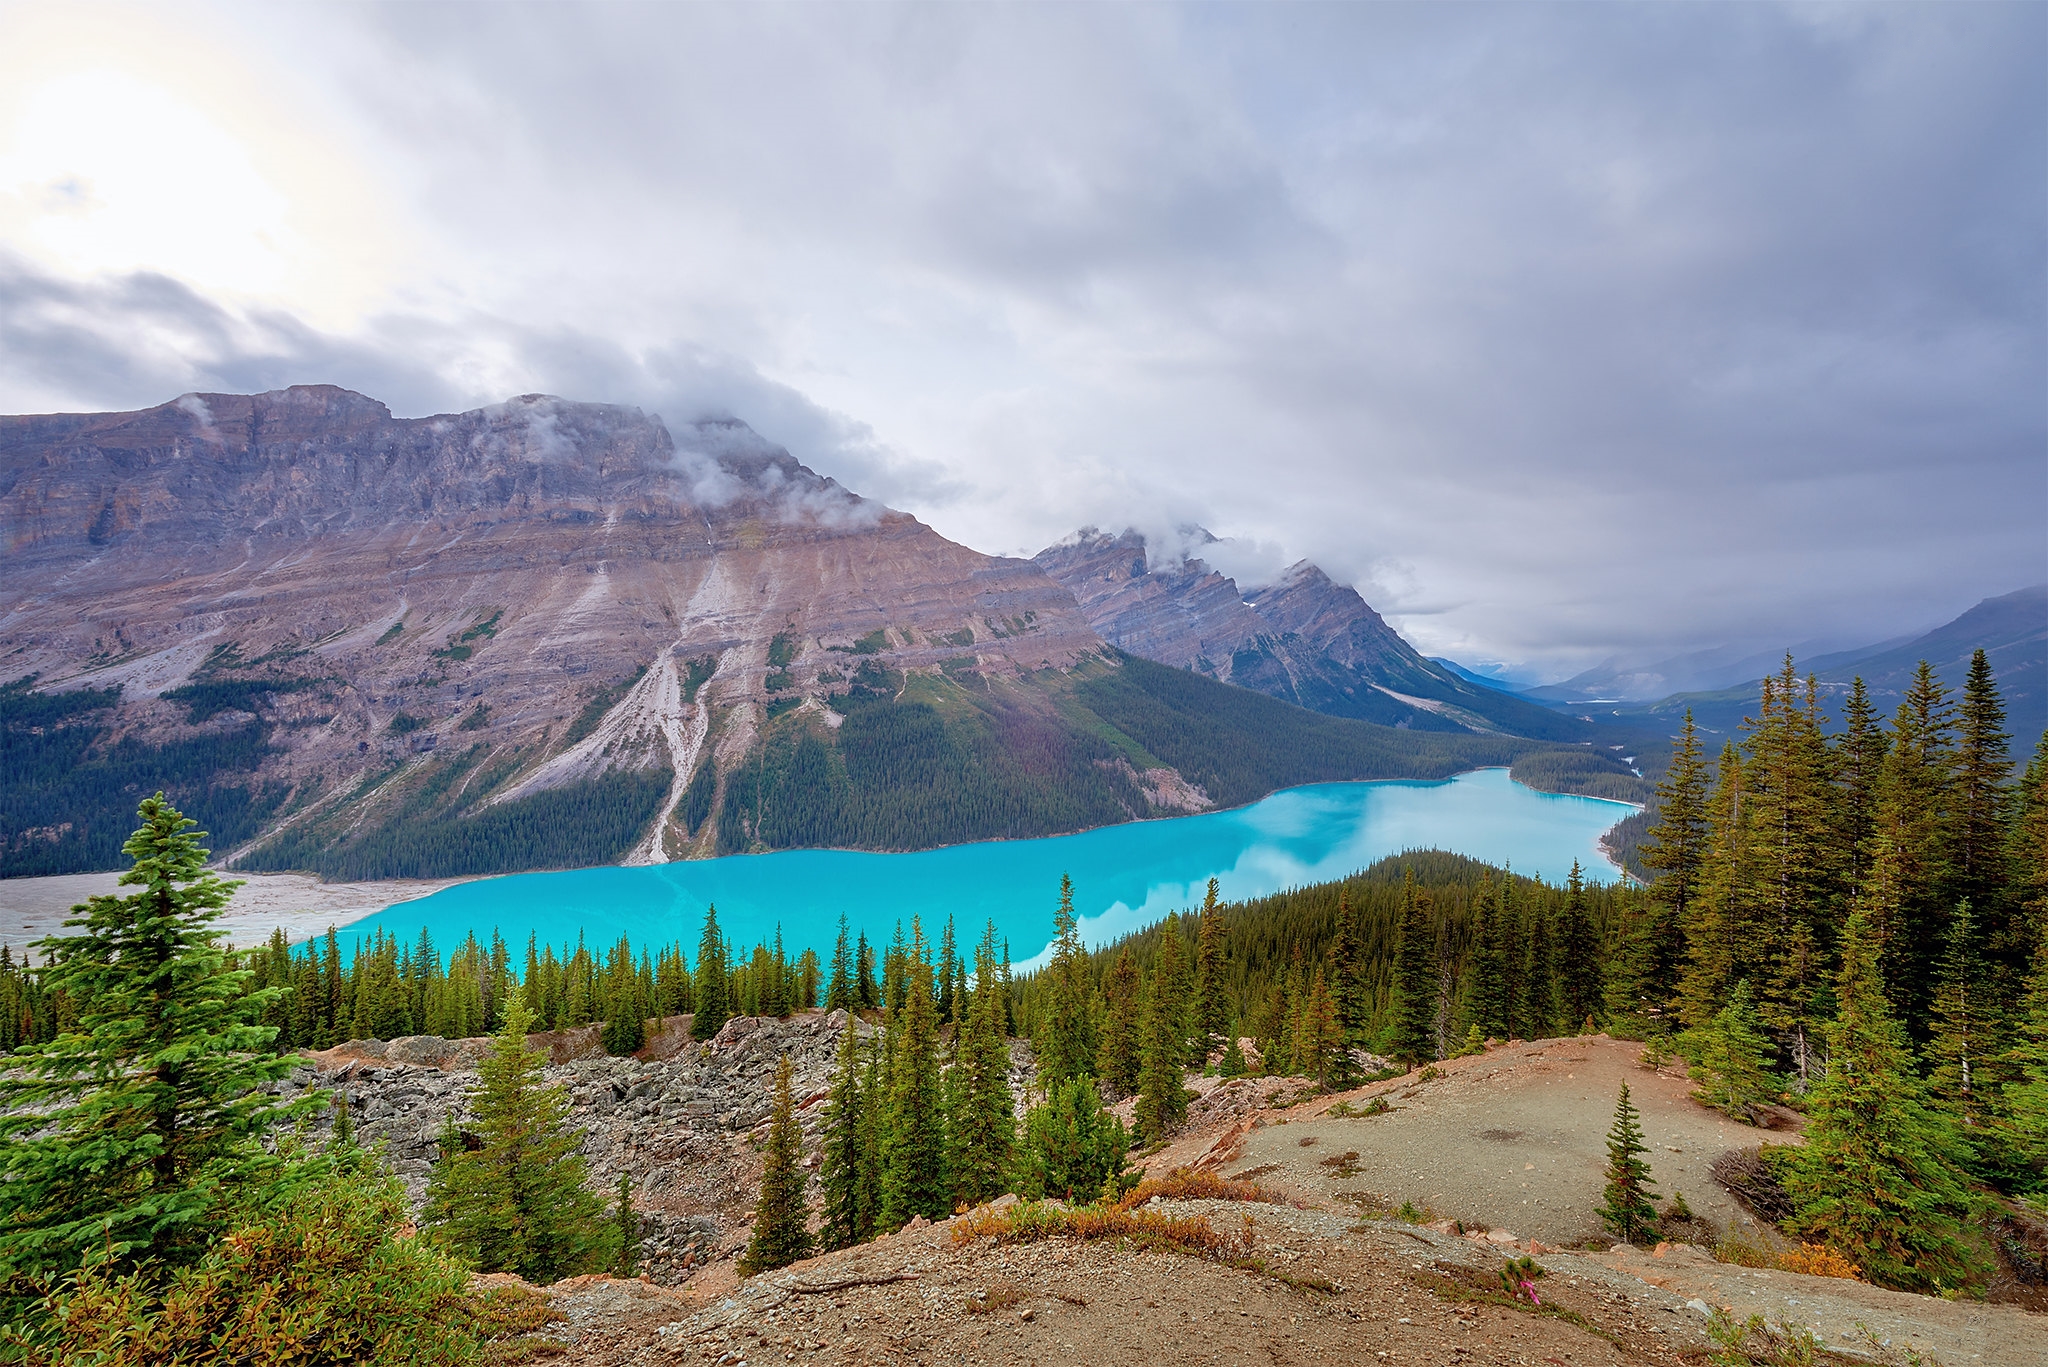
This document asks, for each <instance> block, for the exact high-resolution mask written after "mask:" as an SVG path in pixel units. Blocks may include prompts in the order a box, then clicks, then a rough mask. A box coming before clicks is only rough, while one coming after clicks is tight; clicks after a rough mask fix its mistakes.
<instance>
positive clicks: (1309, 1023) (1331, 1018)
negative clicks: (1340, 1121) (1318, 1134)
mask: <svg viewBox="0 0 2048 1367" xmlns="http://www.w3.org/2000/svg"><path fill="white" fill-rule="evenodd" d="M1302 1019H1303V1023H1304V1029H1303V1034H1304V1036H1305V1037H1306V1040H1307V1049H1306V1053H1307V1062H1308V1065H1309V1067H1308V1075H1309V1076H1310V1077H1312V1078H1314V1079H1315V1080H1316V1081H1317V1082H1318V1083H1320V1084H1321V1085H1322V1088H1323V1090H1324V1091H1326V1092H1341V1091H1343V1090H1344V1089H1345V1088H1346V1087H1349V1086H1350V1085H1351V1084H1352V1082H1353V1081H1355V1080H1356V1077H1357V1070H1355V1069H1354V1068H1353V1067H1352V1066H1351V1047H1350V1045H1349V1044H1347V1043H1346V1042H1345V1040H1344V1029H1343V1027H1342V1026H1341V1025H1339V1024H1338V1023H1337V1006H1336V1002H1335V1001H1334V1000H1333V999H1332V997H1331V995H1330V991H1329V987H1328V984H1327V983H1325V982H1324V980H1323V970H1322V969H1320V968H1318V969H1317V970H1316V972H1315V976H1314V977H1313V978H1312V979H1310V981H1309V989H1308V1006H1307V1009H1306V1010H1305V1011H1304V1012H1303V1013H1302Z"/></svg>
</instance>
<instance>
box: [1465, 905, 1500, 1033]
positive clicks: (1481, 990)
mask: <svg viewBox="0 0 2048 1367" xmlns="http://www.w3.org/2000/svg"><path fill="white" fill-rule="evenodd" d="M1472 917H1473V923H1474V924H1473V927H1472V938H1473V945H1472V960H1471V966H1470V967H1469V968H1468V969H1467V970H1466V977H1467V978H1468V979H1469V980H1470V987H1469V993H1470V995H1469V998H1468V1004H1469V1009H1468V1010H1467V1013H1466V1016H1467V1019H1468V1020H1469V1021H1470V1023H1471V1024H1473V1025H1476V1026H1478V1027H1479V1033H1480V1035H1481V1036H1484V1037H1490V1038H1494V1039H1506V1038H1507V1037H1508V960H1507V936H1506V933H1505V931H1506V924H1505V923H1506V920H1507V918H1506V917H1505V916H1504V915H1503V914H1502V909H1501V905H1500V890H1499V889H1498V888H1497V887H1496V886H1495V884H1494V881H1493V875H1492V874H1491V873H1487V874H1482V875H1481V877H1480V883H1479V895H1478V896H1477V897H1475V898H1474V899H1473V902H1472Z"/></svg>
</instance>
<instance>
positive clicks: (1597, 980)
mask: <svg viewBox="0 0 2048 1367" xmlns="http://www.w3.org/2000/svg"><path fill="white" fill-rule="evenodd" d="M1557 953H1558V972H1557V995H1558V1002H1559V1005H1560V1006H1561V1007H1562V1008H1563V1011H1564V1019H1565V1022H1566V1026H1567V1028H1568V1029H1572V1030H1577V1029H1579V1028H1580V1026H1581V1023H1582V1022H1584V1021H1588V1020H1593V1019H1595V1018H1596V1017H1598V1016H1599V1014H1600V1013H1601V1012H1602V1011H1603V1010H1604V1009H1605V1007H1606V1002H1605V1000H1604V994H1603V992H1602V990H1601V987H1602V971H1603V970H1602V967H1601V961H1600V960H1601V955H1600V933H1599V931H1597V930H1596V929H1594V926H1593V917H1592V914H1591V913H1590V912H1588V911H1587V909H1586V879H1585V875H1584V874H1583V873H1582V872H1581V871H1580V869H1579V861H1578V860H1576V859H1574V860H1573V861H1572V871H1571V876H1570V878H1569V879H1568V880H1567V881H1566V883H1565V899H1564V910H1563V912H1562V913H1561V914H1560V915H1559V916H1558V925H1557Z"/></svg>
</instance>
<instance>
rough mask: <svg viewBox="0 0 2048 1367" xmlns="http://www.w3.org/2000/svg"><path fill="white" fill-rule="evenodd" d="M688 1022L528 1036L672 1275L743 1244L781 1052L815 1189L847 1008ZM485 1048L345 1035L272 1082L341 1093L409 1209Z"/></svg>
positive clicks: (1025, 1048) (661, 1267) (593, 1182)
mask: <svg viewBox="0 0 2048 1367" xmlns="http://www.w3.org/2000/svg"><path fill="white" fill-rule="evenodd" d="M689 1022H690V1018H689V1017H688V1016H672V1017H669V1018H668V1019H666V1020H664V1021H661V1022H658V1023H657V1024H658V1027H659V1028H658V1029H657V1030H656V1031H655V1032H654V1035H653V1038H652V1039H651V1040H650V1042H649V1045H648V1047H647V1048H646V1049H644V1050H642V1051H641V1054H640V1055H639V1056H636V1057H632V1058H612V1057H610V1056H609V1055H606V1054H604V1053H603V1052H602V1051H601V1050H599V1049H598V1048H597V1047H596V1037H597V1036H596V1032H597V1031H598V1029H599V1028H600V1027H597V1026H585V1027H582V1028H581V1029H579V1030H566V1031H555V1032H550V1033H548V1034H538V1035H530V1036H528V1037H527V1045H528V1047H529V1048H532V1049H535V1050H538V1051H541V1052H545V1053H547V1054H548V1056H549V1057H550V1059H551V1060H552V1061H551V1062H550V1063H549V1065H548V1066H547V1067H546V1069H545V1070H544V1075H545V1078H546V1080H547V1082H548V1083H550V1084H552V1085H558V1086H560V1087H561V1088H563V1090H564V1092H565V1093H566V1095H567V1097H568V1099H569V1107H570V1123H571V1124H572V1125H573V1126H574V1127H575V1128H576V1129H577V1130H579V1131H581V1133H582V1135H583V1147H582V1153H583V1158H584V1162H585V1163H586V1164H587V1165H588V1168H589V1184H590V1187H591V1190H593V1191H596V1192H601V1193H603V1194H604V1196H605V1197H606V1199H607V1200H610V1199H612V1197H613V1193H614V1192H615V1191H616V1188H617V1183H618V1176H619V1174H620V1173H621V1172H624V1173H626V1174H627V1175H628V1176H629V1177H630V1178H631V1179H632V1184H633V1200H634V1207H635V1209H636V1210H638V1211H639V1212H640V1215H641V1241H642V1244H643V1247H644V1250H645V1254H646V1258H647V1263H648V1268H647V1270H648V1272H649V1275H651V1276H653V1277H655V1278H656V1279H657V1280H665V1281H670V1282H673V1281H679V1280H681V1279H682V1278H683V1277H685V1276H687V1275H689V1273H690V1272H691V1271H692V1270H693V1269H695V1268H697V1267H700V1266H701V1265H703V1264H704V1263H706V1262H707V1261H713V1260H716V1259H718V1258H721V1257H725V1256H728V1255H730V1254H732V1253H733V1252H735V1251H736V1250H737V1249H738V1248H739V1247H740V1245H741V1244H743V1243H744V1241H745V1237H746V1233H747V1230H748V1228H749V1227H750V1224H751V1221H752V1219H753V1203H754V1199H755V1195H756V1191H757V1189H758V1186H759V1180H760V1158H759V1155H758V1153H757V1152H756V1149H755V1145H756V1144H757V1143H758V1142H759V1140H760V1139H761V1138H762V1137H763V1136H764V1135H765V1134H766V1127H767V1123H768V1119H769V1113H770V1109H771V1107H772V1105H773V1101H774V1097H773V1092H774V1084H775V1071H776V1068H777V1065H778V1064H779V1062H780V1060H781V1059H783V1058H784V1057H787V1058H788V1059H789V1061H790V1067H791V1089H792V1092H793V1094H794V1096H795V1098H796V1105H797V1120H798V1123H799V1124H800V1125H801V1126H802V1128H803V1131H804V1155H805V1157H804V1161H805V1164H806V1166H807V1167H808V1168H809V1169H810V1171H811V1172H812V1173H813V1174H814V1177H813V1189H812V1193H811V1194H812V1199H813V1201H815V1200H816V1199H817V1195H818V1193H817V1190H816V1186H815V1173H816V1171H817V1167H818V1163H819V1161H820V1158H821V1154H822V1139H821V1137H820V1135H819V1128H820V1126H821V1125H822V1124H823V1122H824V1117H825V1102H826V1100H827V1098H828V1095H829V1092H830V1089H831V1081H832V1068H833V1064H834V1062H835V1060H836V1058H837V1056H838V1052H839V1045H840V1040H841V1039H842V1038H843V1036H844V1032H845V1031H846V1029H847V1028H848V1025H849V1022H848V1017H847V1014H846V1013H845V1012H844V1011H834V1012H831V1013H829V1014H827V1013H825V1012H822V1011H805V1012H800V1013H798V1014H797V1015H795V1016H792V1017H790V1018H789V1019H788V1020H775V1019H772V1018H768V1017H751V1016H742V1017H736V1018H734V1019H732V1020H729V1021H727V1022H726V1023H725V1026H724V1027H723V1028H722V1029H721V1030H720V1031H719V1032H718V1033H717V1034H716V1035H714V1036H712V1038H711V1039H709V1040H707V1041H704V1042H702V1043H699V1042H698V1041H696V1040H693V1039H691V1038H690V1035H689ZM851 1028H853V1029H855V1030H857V1031H858V1032H859V1034H860V1038H861V1039H862V1041H863V1042H866V1041H869V1040H872V1039H874V1038H876V1037H877V1036H878V1035H879V1034H880V1028H879V1027H878V1026H875V1025H872V1024H870V1023H868V1022H866V1021H863V1020H859V1019H854V1020H853V1021H852V1022H851ZM489 1047H490V1041H489V1040H481V1039H471V1040H444V1039H439V1038H436V1037H434V1036H418V1035H416V1036H409V1037H406V1038H403V1039H395V1040H389V1041H380V1040H356V1041H351V1042H349V1043H347V1044H343V1045H338V1046H336V1047H335V1048H333V1049H329V1050H325V1051H322V1052H321V1053H318V1054H312V1055H309V1056H307V1063H306V1066H305V1067H303V1068H301V1069H299V1070H297V1071H296V1072H295V1073H294V1074H293V1076H292V1078H291V1079H290V1080H289V1081H288V1082H286V1083H283V1084H281V1086H280V1090H281V1091H283V1092H285V1093H287V1094H297V1093H298V1092H300V1091H302V1090H304V1089H306V1088H309V1087H314V1088H324V1089H326V1090H327V1091H328V1092H330V1093H331V1094H333V1095H334V1096H335V1097H337V1098H339V1097H346V1098H347V1101H348V1105H349V1113H350V1117H351V1119H352V1121H353V1123H354V1126H355V1133H356V1139H357V1142H358V1143H361V1144H364V1145H379V1146H381V1147H382V1150H383V1154H384V1159H385V1161H386V1163H387V1164H388V1165H389V1166H390V1168H391V1170H392V1171H393V1172H394V1173H396V1174H397V1176H398V1178H399V1180H400V1181H401V1182H403V1183H404V1184H405V1189H406V1194H407V1195H408V1196H409V1197H410V1198H411V1199H412V1201H413V1203H414V1205H415V1207H418V1206H419V1205H420V1204H421V1203H422V1202H423V1201H424V1199H425V1196H426V1190H427V1179H428V1175H429V1174H430V1173H431V1171H432V1169H433V1165H434V1163H435V1161H436V1160H437V1158H438V1156H439V1153H440V1139H441V1136H442V1134H443V1133H444V1130H445V1127H446V1126H447V1125H448V1123H449V1121H450V1120H451V1118H452V1120H453V1122H454V1126H455V1128H456V1130H457V1131H458V1132H462V1131H463V1130H465V1129H466V1128H467V1126H468V1123H469V1121H470V1116H471V1111H470V1093H471V1092H472V1090H473V1089H474V1088H475V1085H476V1080H477V1079H476V1073H475V1067H476V1063H477V1061H478V1060H479V1059H480V1058H481V1057H482V1056H483V1054H484V1053H485V1052H486V1051H487V1050H488V1049H489ZM1034 1076H1035V1072H1034V1070H1033V1067H1032V1063H1031V1054H1030V1046H1029V1045H1028V1044H1027V1043H1026V1042H1024V1041H1021V1040H1020V1041H1016V1042H1014V1043H1013V1046H1012V1077H1011V1082H1012V1089H1013V1093H1014V1094H1015V1095H1016V1096H1017V1097H1018V1098H1019V1099H1020V1105H1021V1098H1022V1097H1023V1094H1024V1092H1025V1089H1026V1088H1027V1087H1028V1086H1029V1085H1030V1083H1031V1081H1032V1079H1033V1078H1034ZM332 1125H333V1119H332V1117H331V1116H329V1117H326V1118H324V1119H323V1120H322V1122H321V1130H322V1132H328V1131H331V1129H332Z"/></svg>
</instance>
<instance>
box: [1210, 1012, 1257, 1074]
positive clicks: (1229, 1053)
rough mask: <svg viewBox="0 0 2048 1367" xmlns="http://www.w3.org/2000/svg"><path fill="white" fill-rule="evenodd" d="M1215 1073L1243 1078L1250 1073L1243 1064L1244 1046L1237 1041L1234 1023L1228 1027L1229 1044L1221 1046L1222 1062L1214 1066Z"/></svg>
mask: <svg viewBox="0 0 2048 1367" xmlns="http://www.w3.org/2000/svg"><path fill="white" fill-rule="evenodd" d="M1216 1071H1217V1072H1218V1073H1220V1074H1221V1075H1222V1076H1224V1077H1243V1076H1244V1075H1245V1074H1246V1073H1248V1072H1250V1071H1251V1069H1250V1066H1249V1065H1248V1064H1247V1063H1246V1062H1245V1057H1244V1045H1243V1044H1242V1043H1241V1042H1240V1041H1239V1039H1238V1034H1237V1026H1236V1024H1235V1023H1234V1022H1233V1023H1232V1025H1231V1027H1230V1038H1229V1042H1228V1043H1226V1044H1225V1045H1224V1046H1223V1061H1222V1062H1221V1063H1219V1064H1217V1065H1216Z"/></svg>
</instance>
